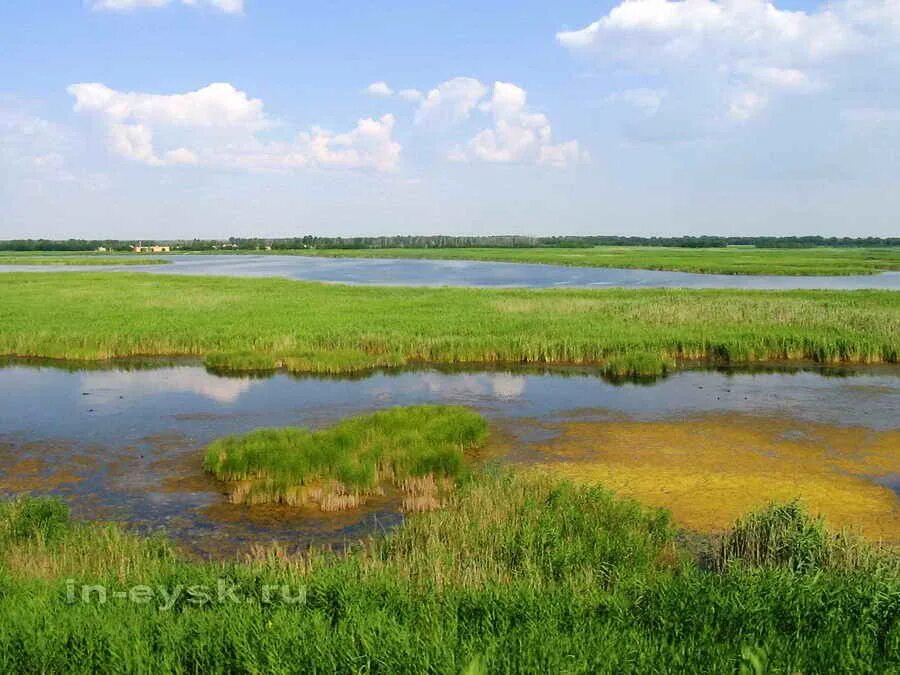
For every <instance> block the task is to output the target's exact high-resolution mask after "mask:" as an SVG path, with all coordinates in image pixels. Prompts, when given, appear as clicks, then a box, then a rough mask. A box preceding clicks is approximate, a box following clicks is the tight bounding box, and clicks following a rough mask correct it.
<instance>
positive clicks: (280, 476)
mask: <svg viewBox="0 0 900 675" xmlns="http://www.w3.org/2000/svg"><path fill="white" fill-rule="evenodd" d="M486 438H487V424H486V422H485V421H484V419H483V418H482V417H481V416H480V415H478V414H477V413H474V412H471V411H469V410H466V409H465V408H461V407H456V406H409V407H403V408H393V409H391V410H386V411H383V412H377V413H374V414H372V415H364V416H361V417H354V418H351V419H348V420H345V421H343V422H341V423H340V424H337V425H335V426H333V427H330V428H327V429H323V430H320V431H310V430H308V429H302V428H291V427H289V428H284V429H257V430H255V431H251V432H250V433H247V434H242V435H239V436H230V437H227V438H222V439H219V440H217V441H215V442H213V443H212V444H210V446H209V447H208V448H207V451H206V458H205V460H204V467H205V468H206V470H207V471H210V472H211V473H213V474H214V475H215V476H216V477H217V478H218V479H220V480H223V481H227V482H229V483H232V486H231V499H232V501H234V502H239V503H249V504H258V503H265V502H283V503H287V504H294V505H302V504H309V503H314V504H317V505H318V506H319V508H321V509H322V510H323V511H339V510H343V509H347V508H353V507H356V506H358V505H360V504H361V503H362V502H363V501H364V500H365V498H366V496H367V495H370V494H372V493H373V492H375V491H378V490H380V489H382V486H383V484H385V483H392V484H393V485H394V486H396V487H398V488H400V490H401V491H402V492H403V494H404V495H405V496H406V497H407V499H408V502H407V505H408V506H409V507H411V508H412V509H413V510H424V509H425V508H426V507H427V506H428V505H429V504H430V503H433V504H434V505H437V504H439V503H440V500H441V498H442V496H443V495H444V494H445V493H446V492H447V491H448V490H449V488H450V486H451V481H452V480H453V479H456V478H458V477H459V476H460V475H461V473H462V472H463V470H464V467H465V455H464V453H465V451H466V450H469V449H472V448H476V447H479V446H481V445H483V444H484V441H485V440H486Z"/></svg>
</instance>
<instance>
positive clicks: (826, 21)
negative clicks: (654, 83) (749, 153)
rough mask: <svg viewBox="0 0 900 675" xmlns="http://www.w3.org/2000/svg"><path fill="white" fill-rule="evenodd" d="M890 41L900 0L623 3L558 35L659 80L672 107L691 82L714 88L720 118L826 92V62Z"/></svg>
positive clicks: (872, 51)
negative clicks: (796, 4) (803, 4)
mask: <svg viewBox="0 0 900 675" xmlns="http://www.w3.org/2000/svg"><path fill="white" fill-rule="evenodd" d="M898 38H900V0H843V1H842V2H835V3H827V4H822V6H821V7H819V8H818V9H816V10H813V11H790V10H786V9H780V8H778V7H777V6H776V5H775V4H773V3H771V2H768V1H767V0H721V1H718V2H716V1H714V0H677V1H673V0H624V1H623V2H621V3H620V4H618V5H616V6H615V7H613V9H612V10H610V12H609V13H608V14H606V15H605V16H603V17H601V18H600V19H598V20H597V21H595V22H593V23H591V24H590V25H588V26H586V27H584V28H582V29H580V30H574V31H565V32H560V33H558V34H557V40H558V41H559V43H560V44H561V45H563V46H564V47H567V48H568V49H570V50H571V51H572V52H576V53H584V54H591V55H593V56H594V57H598V58H600V59H601V60H602V61H604V62H606V63H610V64H617V65H618V66H622V65H624V66H625V68H626V69H627V71H628V72H630V73H633V74H642V75H644V76H646V77H648V78H652V79H655V80H663V81H665V82H666V85H667V86H666V89H667V90H669V93H670V97H669V99H668V100H671V101H672V103H673V105H676V106H679V105H680V101H682V100H688V99H690V98H691V97H694V98H695V99H697V100H699V99H700V97H699V96H696V92H695V91H693V88H697V90H702V91H704V92H718V96H719V106H720V110H722V112H723V115H722V119H730V120H733V121H740V122H743V121H747V120H749V119H751V118H753V117H755V116H758V115H759V114H760V113H761V112H762V111H763V110H765V109H766V107H767V105H768V104H769V103H770V102H771V101H773V99H774V98H775V97H777V96H784V95H788V94H791V95H805V94H813V93H816V92H819V91H823V90H824V89H827V88H828V86H829V84H831V79H832V78H836V77H840V76H841V73H840V72H838V71H840V69H839V68H836V67H835V64H838V63H843V62H850V61H853V60H854V59H859V58H867V57H871V56H873V55H875V56H877V55H878V54H879V53H883V47H884V45H885V43H886V42H889V43H891V44H893V45H895V46H896V43H897V41H898ZM870 60H871V59H870ZM878 65H879V64H878V63H871V64H870V66H871V67H874V68H876V69H877V68H878ZM676 85H677V86H676ZM703 104H705V101H704V102H703ZM703 104H701V105H703ZM661 105H665V103H662V102H661Z"/></svg>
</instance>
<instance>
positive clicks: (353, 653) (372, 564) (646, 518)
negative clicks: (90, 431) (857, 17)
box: [0, 472, 900, 673]
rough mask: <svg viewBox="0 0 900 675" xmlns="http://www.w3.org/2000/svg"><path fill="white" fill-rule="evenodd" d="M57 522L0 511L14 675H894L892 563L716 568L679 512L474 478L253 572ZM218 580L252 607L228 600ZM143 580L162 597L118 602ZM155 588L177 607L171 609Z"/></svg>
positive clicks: (896, 582)
mask: <svg viewBox="0 0 900 675" xmlns="http://www.w3.org/2000/svg"><path fill="white" fill-rule="evenodd" d="M55 508H56V507H53V506H47V502H33V501H31V500H22V501H19V502H15V503H14V504H13V505H12V506H11V507H10V506H5V507H0V670H2V671H3V672H85V673H88V672H91V673H94V672H121V671H134V672H359V671H365V672H382V673H413V672H416V673H418V672H462V671H463V670H464V669H466V668H470V667H477V668H481V669H482V671H485V672H492V673H493V672H575V673H587V672H591V673H594V672H670V671H678V672H736V671H738V670H739V668H740V667H741V666H742V665H744V666H745V667H751V668H752V667H753V664H754V663H757V664H762V665H763V667H767V668H769V670H770V671H771V672H893V671H896V670H897V668H898V666H900V660H898V659H900V627H898V614H900V576H898V574H897V572H896V570H897V568H896V566H895V567H893V568H890V567H888V566H881V567H876V568H872V567H865V568H859V567H856V566H854V565H852V564H848V565H845V566H843V567H842V568H841V569H836V568H834V567H832V566H829V565H825V566H821V565H820V564H818V563H815V562H812V563H811V564H810V565H807V566H801V567H798V566H796V565H794V564H792V563H790V562H787V561H785V560H784V559H783V558H775V559H773V560H771V561H770V562H769V563H767V564H764V565H756V564H730V565H727V566H725V567H723V568H721V569H715V570H708V571H705V570H704V569H702V568H700V567H698V566H697V565H696V564H694V563H693V562H692V557H691V554H690V552H688V551H687V550H685V549H683V548H682V547H681V545H680V544H679V541H680V540H679V539H678V538H677V537H676V536H675V532H674V531H673V529H672V527H671V525H670V524H669V522H668V519H667V517H666V515H665V513H663V512H660V511H655V510H648V509H644V508H642V507H640V506H639V505H637V504H635V503H634V502H630V501H625V500H620V499H617V498H615V497H614V496H613V495H611V494H609V493H608V492H606V491H604V490H603V489H601V488H597V487H576V486H573V485H570V484H567V483H559V482H555V481H551V480H548V479H544V478H540V477H534V476H517V475H514V474H508V473H504V472H499V473H496V472H487V473H483V474H475V475H473V476H472V477H471V478H470V479H468V480H466V481H465V482H464V483H463V485H462V486H461V487H460V489H459V490H457V491H456V492H454V494H453V495H452V496H451V498H450V501H449V503H448V505H447V507H446V508H445V509H443V510H440V511H435V512H430V513H425V514H421V515H412V516H409V517H408V518H407V520H406V522H405V523H404V524H403V525H401V526H400V527H399V529H398V530H396V531H395V532H393V533H392V534H389V535H387V536H386V537H384V538H382V539H379V540H375V541H370V542H368V543H367V544H365V545H362V546H358V547H353V548H351V549H350V550H349V551H346V552H344V553H341V554H335V553H328V552H321V551H320V552H315V553H312V554H308V555H304V556H301V557H290V556H285V555H284V553H283V552H281V551H279V550H278V549H275V548H269V549H265V550H260V551H259V552H258V553H257V554H256V555H253V556H251V557H250V559H248V560H247V561H244V562H218V563H214V562H206V563H204V562H190V561H186V560H183V559H181V558H179V557H178V556H177V555H173V553H172V551H171V549H170V548H169V547H168V546H166V545H165V543H164V542H162V541H161V540H159V539H149V540H146V539H141V538H138V537H136V536H134V535H129V534H126V533H123V532H121V531H120V530H118V529H117V528H110V527H107V526H101V525H82V524H77V523H69V522H66V521H62V525H61V528H60V529H59V530H58V531H56V533H55V534H54V535H53V536H51V537H47V536H45V535H44V534H43V529H42V528H44V527H45V525H42V523H46V522H48V521H47V519H46V518H31V517H28V518H26V519H24V520H22V518H21V517H20V516H19V515H17V514H20V513H22V512H24V511H29V512H31V513H38V512H52V511H53V510H54V509H55ZM797 517H798V518H799V517H800V516H799V515H798V516H797ZM50 520H54V522H55V520H56V519H55V517H54V518H51V519H50ZM10 522H14V523H15V525H14V526H11V525H10V524H9V523H10ZM23 523H30V524H31V526H30V527H32V529H28V527H24V526H23ZM23 527H24V529H23ZM54 527H55V526H54ZM804 528H805V526H801V527H800V530H803V529H804ZM13 530H15V531H17V532H18V534H17V535H16V537H15V538H12V537H10V535H9V534H8V533H9V532H11V531H13ZM883 555H888V554H883ZM67 580H71V581H69V582H68V583H67ZM220 580H221V582H220ZM219 583H223V584H224V585H225V586H226V587H227V588H229V589H231V590H233V591H234V592H235V594H236V597H238V599H239V600H241V601H240V602H239V603H235V602H231V601H230V600H229V599H227V598H226V599H224V600H223V601H217V600H216V591H215V589H216V587H217V585H218V584H219ZM82 584H91V585H97V584H101V585H105V586H107V588H108V590H109V592H110V595H109V597H108V599H107V602H106V603H103V604H101V603H99V601H98V600H97V596H96V594H95V595H93V596H91V597H93V598H94V600H93V602H91V603H85V602H82V601H81V594H80V593H79V592H78V591H76V593H75V595H74V599H73V600H71V601H70V597H71V596H70V595H69V590H68V589H70V588H76V589H80V588H81V585H82ZM135 584H140V585H141V587H142V590H143V591H144V592H146V590H147V589H148V588H149V590H150V591H152V592H153V593H154V595H153V599H152V600H151V601H149V602H141V603H138V602H130V601H128V600H127V599H116V598H115V597H114V596H113V595H112V593H113V592H116V591H120V590H122V589H125V590H127V589H130V588H132V587H133V586H134V585H135ZM283 585H287V586H288V587H289V588H290V589H292V593H291V595H292V596H293V597H300V598H302V602H299V603H296V604H293V603H288V602H274V603H272V602H269V603H267V602H266V601H265V599H266V593H265V587H266V586H269V587H272V586H274V587H276V588H281V587H282V586H283ZM301 586H302V588H303V590H304V591H305V593H303V594H299V593H297V592H296V589H298V588H299V587H301ZM160 588H162V589H164V590H166V591H167V592H168V593H169V594H170V595H172V592H173V591H174V590H175V589H177V588H180V589H182V592H181V594H180V595H178V596H177V597H174V599H173V601H172V602H171V603H169V604H164V603H163V600H164V598H163V597H162V596H161V594H160V592H159V591H158V590H157V589H160ZM197 588H211V589H213V590H212V594H211V598H210V599H209V601H208V602H205V603H203V602H197V596H195V595H192V594H189V592H188V589H197ZM473 664H474V665H473Z"/></svg>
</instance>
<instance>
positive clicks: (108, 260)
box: [0, 251, 169, 266]
mask: <svg viewBox="0 0 900 675" xmlns="http://www.w3.org/2000/svg"><path fill="white" fill-rule="evenodd" d="M168 262H169V261H168V260H161V259H160V258H142V257H139V256H133V255H128V254H119V255H107V254H99V253H98V254H93V253H72V254H66V253H52V254H47V253H43V252H33V253H31V252H14V253H5V252H2V251H0V265H27V266H31V265H89V266H104V265H165V264H167V263H168Z"/></svg>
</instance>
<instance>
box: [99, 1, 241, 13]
mask: <svg viewBox="0 0 900 675" xmlns="http://www.w3.org/2000/svg"><path fill="white" fill-rule="evenodd" d="M180 2H181V3H182V4H184V5H189V6H191V7H204V6H208V7H211V8H213V9H218V10H220V11H222V12H224V13H226V14H242V13H243V11H244V0H180ZM171 3H172V0H94V2H92V3H91V9H94V10H96V11H107V12H130V11H133V10H136V9H144V8H155V7H166V6H167V5H170V4H171Z"/></svg>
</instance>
